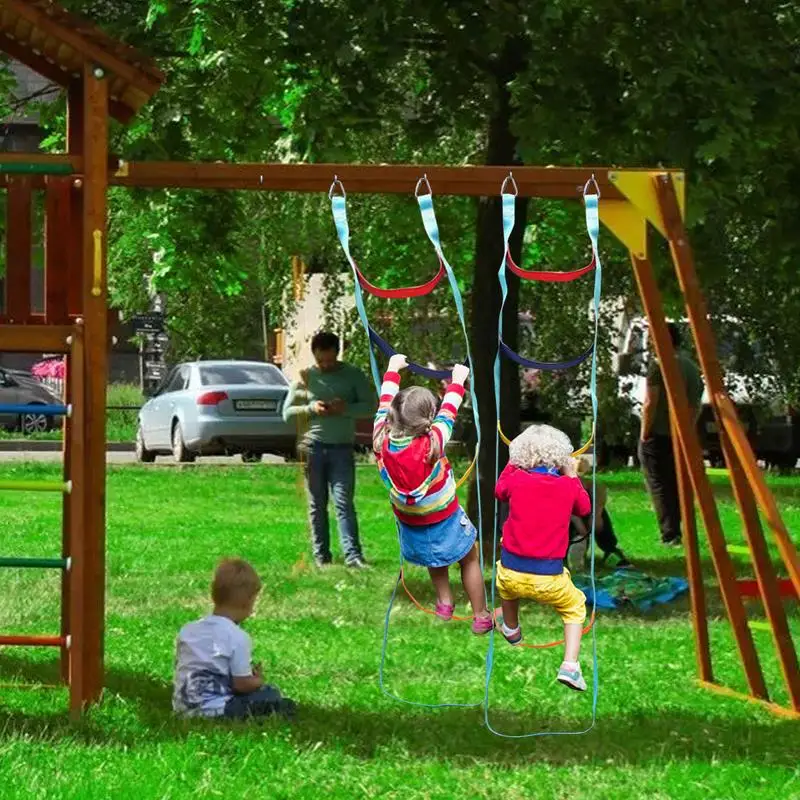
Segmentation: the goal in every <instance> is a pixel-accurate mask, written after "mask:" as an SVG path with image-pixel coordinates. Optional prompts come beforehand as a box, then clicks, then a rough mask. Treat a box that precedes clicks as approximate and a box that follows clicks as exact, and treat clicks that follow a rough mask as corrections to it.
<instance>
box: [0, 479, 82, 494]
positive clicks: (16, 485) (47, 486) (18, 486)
mask: <svg viewBox="0 0 800 800" xmlns="http://www.w3.org/2000/svg"><path fill="white" fill-rule="evenodd" d="M0 491H7V492H63V493H64V494H69V493H70V492H71V491H72V481H67V482H66V483H65V482H64V481H0Z"/></svg>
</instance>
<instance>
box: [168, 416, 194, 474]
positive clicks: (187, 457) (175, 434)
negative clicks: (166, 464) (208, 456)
mask: <svg viewBox="0 0 800 800" xmlns="http://www.w3.org/2000/svg"><path fill="white" fill-rule="evenodd" d="M172 457H173V458H174V459H175V462H176V463H178V464H190V463H191V462H192V461H194V460H195V458H196V456H195V454H194V453H192V452H190V451H189V450H187V449H186V442H184V441H183V431H182V430H181V424H180V422H177V421H176V422H175V423H174V424H173V426H172Z"/></svg>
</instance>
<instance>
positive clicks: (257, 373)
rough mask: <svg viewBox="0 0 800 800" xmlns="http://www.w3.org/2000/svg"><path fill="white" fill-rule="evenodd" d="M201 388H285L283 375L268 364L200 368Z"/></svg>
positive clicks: (218, 365)
mask: <svg viewBox="0 0 800 800" xmlns="http://www.w3.org/2000/svg"><path fill="white" fill-rule="evenodd" d="M200 383H201V384H202V385H203V386H220V385H224V386H246V385H247V384H257V385H259V386H275V385H277V386H286V385H287V381H286V378H285V377H284V375H283V373H282V372H281V371H280V370H279V369H278V368H277V367H273V366H272V365H270V364H214V365H213V366H207V367H206V366H204V367H200Z"/></svg>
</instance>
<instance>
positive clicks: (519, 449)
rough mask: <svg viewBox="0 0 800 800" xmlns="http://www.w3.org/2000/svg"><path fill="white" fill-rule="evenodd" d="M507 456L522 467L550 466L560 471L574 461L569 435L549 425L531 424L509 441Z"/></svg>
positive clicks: (566, 468) (564, 469)
mask: <svg viewBox="0 0 800 800" xmlns="http://www.w3.org/2000/svg"><path fill="white" fill-rule="evenodd" d="M508 456H509V459H510V461H511V463H512V464H515V465H516V466H518V467H521V468H522V469H533V468H534V467H552V468H555V469H558V470H561V471H562V472H565V471H567V470H568V469H569V467H570V465H571V464H573V463H574V459H573V457H572V443H571V442H570V440H569V436H567V434H566V433H564V432H563V431H560V430H558V428H553V427H552V426H551V425H531V426H530V428H527V429H526V430H524V431H523V432H522V433H521V434H520V435H519V436H517V437H516V439H514V441H513V442H511V445H510V446H509V448H508Z"/></svg>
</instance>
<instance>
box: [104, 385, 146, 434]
mask: <svg viewBox="0 0 800 800" xmlns="http://www.w3.org/2000/svg"><path fill="white" fill-rule="evenodd" d="M144 401H145V398H144V397H143V396H142V392H141V389H139V387H138V386H137V385H136V384H134V383H112V384H111V385H110V386H109V387H108V399H107V400H106V406H107V407H108V412H107V414H108V416H107V418H106V437H107V439H108V441H109V442H132V441H134V440H135V439H136V424H137V417H138V409H139V408H140V407H141V406H142V404H143V403H144ZM119 406H127V407H130V409H131V410H122V409H120V408H117V407H119Z"/></svg>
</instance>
